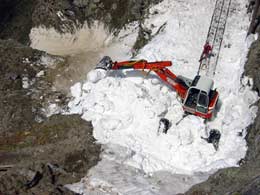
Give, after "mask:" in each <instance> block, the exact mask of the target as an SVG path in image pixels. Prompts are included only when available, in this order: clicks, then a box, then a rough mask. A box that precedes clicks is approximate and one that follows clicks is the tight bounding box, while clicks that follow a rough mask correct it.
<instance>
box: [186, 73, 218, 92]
mask: <svg viewBox="0 0 260 195" xmlns="http://www.w3.org/2000/svg"><path fill="white" fill-rule="evenodd" d="M213 85H214V82H213V80H212V79H210V78H208V77H205V76H199V75H198V76H196V77H195V78H194V80H193V82H192V84H191V87H192V88H196V89H198V90H200V91H203V92H205V93H206V94H207V95H208V94H209V93H210V90H211V89H212V88H213Z"/></svg>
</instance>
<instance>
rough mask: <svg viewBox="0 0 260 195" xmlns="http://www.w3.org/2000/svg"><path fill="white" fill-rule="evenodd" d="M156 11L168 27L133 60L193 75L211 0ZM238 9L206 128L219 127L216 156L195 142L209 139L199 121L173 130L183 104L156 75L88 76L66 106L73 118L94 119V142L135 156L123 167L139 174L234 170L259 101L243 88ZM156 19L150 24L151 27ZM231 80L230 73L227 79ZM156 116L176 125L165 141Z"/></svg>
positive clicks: (240, 13) (192, 120)
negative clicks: (213, 114) (215, 108)
mask: <svg viewBox="0 0 260 195" xmlns="http://www.w3.org/2000/svg"><path fill="white" fill-rule="evenodd" d="M201 4H204V5H205V7H204V8H203V9H202V10H200V11H199V12H198V10H199V9H196V6H197V7H201ZM236 6H241V7H242V6H243V5H236ZM154 9H155V10H157V11H158V10H159V11H162V10H163V11H164V12H163V13H162V15H161V16H160V18H164V19H167V26H166V29H165V31H164V32H163V33H161V34H160V35H158V36H157V37H156V38H155V39H153V40H152V41H151V42H150V43H149V44H148V45H147V46H146V47H144V49H143V50H142V51H141V52H140V54H139V56H138V57H139V58H145V59H148V60H164V59H165V60H166V59H167V60H169V59H170V60H172V61H175V62H176V64H178V66H175V65H174V66H173V67H172V70H173V71H174V72H177V73H182V74H183V75H184V76H186V75H194V74H195V73H196V70H197V60H198V58H199V54H200V51H201V50H200V48H201V46H202V45H203V42H204V40H205V37H206V33H207V29H208V25H209V22H210V15H211V13H212V4H211V1H208V0H204V1H203V2H200V3H199V2H198V1H195V0H194V1H190V2H189V3H187V2H185V3H184V2H178V1H176V2H172V1H169V2H168V1H166V0H165V1H164V2H163V3H161V4H160V5H159V6H156V7H155V8H154ZM180 10H181V11H182V15H180ZM238 10H239V9H237V10H235V11H234V12H233V13H232V15H231V17H230V19H229V23H228V27H227V32H226V37H225V43H224V45H225V44H227V43H230V44H231V45H232V46H231V48H225V47H224V48H223V49H222V51H223V55H222V56H221V59H220V63H219V64H220V65H219V66H218V68H217V75H216V77H215V78H214V79H215V82H216V86H217V87H218V90H219V92H220V99H221V101H222V102H223V104H222V108H221V111H220V112H219V114H218V116H217V118H216V120H214V121H213V122H212V123H210V124H209V127H208V129H210V128H216V129H219V130H220V131H221V133H222V138H221V140H220V145H219V150H218V151H215V150H214V148H213V146H212V145H211V144H207V143H206V142H205V141H204V140H202V139H200V137H201V136H204V137H205V136H207V133H208V132H206V130H205V125H204V123H203V120H202V119H200V118H198V117H195V116H188V117H187V118H185V119H184V120H183V121H182V122H181V124H180V125H178V126H176V125H175V123H176V122H177V121H178V120H179V119H180V118H181V117H182V114H183V111H182V108H181V104H180V103H179V102H178V101H177V99H176V93H175V92H174V91H172V90H171V89H169V88H168V87H167V86H166V85H164V84H163V83H161V82H160V81H157V82H155V80H156V79H157V78H154V75H151V76H148V77H147V78H145V79H144V77H143V76H142V74H140V72H135V71H132V70H131V71H123V72H120V73H111V76H108V77H106V78H104V79H102V80H100V81H98V80H99V79H100V78H99V77H100V75H101V74H99V72H90V73H89V75H88V81H87V82H85V83H84V84H83V86H82V91H80V93H82V94H81V96H80V97H78V96H76V98H75V100H74V101H72V102H70V104H69V106H70V108H71V112H76V113H82V114H83V115H82V118H84V119H85V120H89V121H92V123H93V126H94V136H95V138H96V139H97V140H98V141H99V142H100V143H102V144H107V143H114V144H119V145H120V146H123V147H126V148H129V149H130V150H132V151H133V155H132V156H131V157H129V159H127V160H126V161H125V163H126V164H128V165H131V166H134V167H136V168H138V169H142V170H143V171H144V172H155V171H161V170H169V171H171V172H173V173H181V174H191V173H194V172H199V171H210V170H214V169H219V168H223V167H229V166H237V162H238V161H239V159H241V158H243V157H244V155H245V153H246V149H247V147H246V142H245V140H244V136H245V131H244V130H245V128H246V127H247V126H248V125H249V124H250V123H251V122H252V121H253V119H254V116H255V111H256V110H255V108H254V107H250V104H252V103H253V102H254V101H256V99H257V96H256V94H255V93H254V92H252V91H251V90H250V87H249V86H243V87H241V85H240V79H239V78H240V76H241V69H243V65H244V63H245V56H246V53H247V48H244V45H245V41H244V39H245V36H246V27H247V25H248V21H247V20H246V17H245V9H242V10H241V11H238ZM152 11H153V10H152ZM162 16H163V17H162ZM155 18H156V19H157V20H158V17H156V16H155ZM155 18H151V19H150V20H149V21H147V23H148V24H149V22H150V23H152V22H154V21H156V19H155ZM241 20H243V21H241ZM241 29H242V30H241ZM191 32H192V33H191ZM155 55H156V57H155ZM183 59H185V60H184V61H183ZM234 59H235V60H234ZM230 74H233V78H232V79H230ZM103 76H104V75H103ZM103 76H102V77H103ZM97 81H98V82H97ZM238 88H239V90H238ZM73 93H74V92H73ZM161 117H166V118H168V119H170V121H171V123H172V124H173V125H172V127H171V128H170V129H169V131H168V134H167V135H160V136H158V135H157V129H158V122H159V119H160V118H161ZM242 131H244V134H243V136H240V137H239V136H238V133H239V132H242Z"/></svg>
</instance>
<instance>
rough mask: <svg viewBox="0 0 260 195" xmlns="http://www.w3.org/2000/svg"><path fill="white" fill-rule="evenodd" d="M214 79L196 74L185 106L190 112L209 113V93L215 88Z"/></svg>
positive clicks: (184, 103)
mask: <svg viewBox="0 0 260 195" xmlns="http://www.w3.org/2000/svg"><path fill="white" fill-rule="evenodd" d="M213 85H214V83H213V80H212V79H210V78H208V77H205V76H199V75H198V76H196V77H195V78H194V80H193V81H192V83H191V87H190V88H189V90H188V92H187V95H186V98H185V99H184V102H183V106H184V109H185V110H186V111H188V112H191V113H195V112H200V113H207V112H208V106H209V94H210V92H211V90H212V88H213Z"/></svg>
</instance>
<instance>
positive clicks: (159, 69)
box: [97, 56, 188, 99]
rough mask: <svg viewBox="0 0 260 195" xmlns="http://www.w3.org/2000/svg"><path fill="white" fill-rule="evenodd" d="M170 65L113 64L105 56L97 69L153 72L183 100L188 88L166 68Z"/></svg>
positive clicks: (156, 63) (134, 62)
mask: <svg viewBox="0 0 260 195" xmlns="http://www.w3.org/2000/svg"><path fill="white" fill-rule="evenodd" d="M171 65H172V62H171V61H156V62H147V61H146V60H137V61H122V62H113V61H112V60H111V59H110V58H109V57H108V56H105V57H104V58H103V59H102V60H101V61H100V62H99V64H98V65H97V68H102V69H105V70H109V69H111V70H122V69H135V70H143V71H144V70H148V71H149V72H150V71H154V72H155V73H156V74H157V75H158V76H159V77H160V78H161V79H162V80H163V81H165V82H166V83H167V84H169V85H170V86H171V87H172V88H173V89H174V90H175V91H176V92H177V93H178V95H179V96H180V97H181V98H182V99H184V98H185V94H186V93H187V90H188V86H187V85H186V84H185V82H183V81H182V80H181V79H180V78H178V77H177V76H176V75H175V74H174V73H172V72H171V71H170V70H169V69H168V68H167V67H169V66H171Z"/></svg>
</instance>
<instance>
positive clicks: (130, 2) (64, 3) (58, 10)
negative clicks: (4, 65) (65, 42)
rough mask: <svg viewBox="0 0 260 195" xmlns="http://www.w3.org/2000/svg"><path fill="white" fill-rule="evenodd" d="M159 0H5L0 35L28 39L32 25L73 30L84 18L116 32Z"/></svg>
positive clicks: (20, 40)
mask: <svg viewBox="0 0 260 195" xmlns="http://www.w3.org/2000/svg"><path fill="white" fill-rule="evenodd" d="M160 1H161V0H141V1H140V0H127V1H125V0H111V1H106V0H94V1H90V0H61V1H55V0H20V1H18V0H12V1H11V0H4V1H3V2H1V5H0V24H1V25H0V38H1V39H7V38H12V39H15V40H17V41H19V42H21V43H24V44H27V43H29V36H28V35H29V33H30V29H31V28H32V27H37V26H45V27H47V28H50V27H54V28H55V29H56V30H57V31H59V32H61V33H62V32H74V31H75V29H77V28H80V27H81V26H82V25H83V23H85V22H87V23H88V24H89V26H91V24H92V23H93V21H96V20H97V21H102V22H104V24H105V25H106V27H107V28H108V29H109V30H110V32H114V33H116V32H117V30H118V29H121V28H122V27H124V26H125V25H126V24H128V23H130V22H133V21H139V22H140V21H141V20H142V19H143V18H144V17H145V15H146V12H147V9H148V8H149V6H150V5H151V4H154V3H158V2H160Z"/></svg>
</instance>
